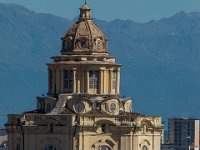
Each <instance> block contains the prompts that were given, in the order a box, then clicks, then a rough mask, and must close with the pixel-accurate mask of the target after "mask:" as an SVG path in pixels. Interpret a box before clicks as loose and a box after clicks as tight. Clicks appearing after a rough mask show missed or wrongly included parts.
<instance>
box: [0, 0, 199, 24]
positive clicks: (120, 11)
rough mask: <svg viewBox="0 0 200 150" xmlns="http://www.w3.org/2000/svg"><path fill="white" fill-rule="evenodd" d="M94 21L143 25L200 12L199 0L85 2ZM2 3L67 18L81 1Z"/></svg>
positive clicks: (16, 0)
mask: <svg viewBox="0 0 200 150" xmlns="http://www.w3.org/2000/svg"><path fill="white" fill-rule="evenodd" d="M87 1H88V5H90V6H91V7H92V9H93V11H92V15H93V17H95V18H98V19H104V20H114V19H117V18H120V19H130V20H133V21H137V22H146V21H149V20H152V19H160V18H162V17H169V16H172V15H174V14H175V13H177V12H179V11H181V10H184V11H186V12H195V11H200V0H87ZM0 2H3V3H17V4H21V5H24V6H25V7H27V8H29V9H31V10H34V11H36V12H45V13H51V14H55V15H57V16H62V17H65V18H68V19H72V18H73V17H75V16H77V15H78V14H79V10H78V8H79V7H80V6H81V5H82V4H83V3H84V0H0Z"/></svg>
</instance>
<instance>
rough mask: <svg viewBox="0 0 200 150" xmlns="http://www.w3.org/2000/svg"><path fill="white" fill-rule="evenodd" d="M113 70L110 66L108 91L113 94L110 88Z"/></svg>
mask: <svg viewBox="0 0 200 150" xmlns="http://www.w3.org/2000/svg"><path fill="white" fill-rule="evenodd" d="M113 70H114V68H111V69H110V70H109V80H110V81H109V93H110V94H113V88H112V84H113V83H112V81H113Z"/></svg>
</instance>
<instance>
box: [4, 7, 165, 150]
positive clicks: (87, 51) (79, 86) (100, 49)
mask: <svg viewBox="0 0 200 150" xmlns="http://www.w3.org/2000/svg"><path fill="white" fill-rule="evenodd" d="M90 10H91V9H90V7H89V6H87V5H83V6H82V7H81V8H80V16H79V19H78V21H77V22H76V23H75V24H74V25H73V26H72V27H71V28H70V29H69V30H68V31H67V33H66V35H65V36H64V37H63V38H62V50H61V55H60V56H56V57H52V59H53V61H52V62H50V63H49V64H48V75H49V81H48V82H49V83H48V93H47V96H45V97H37V109H36V110H34V111H30V112H25V113H22V114H19V115H8V122H7V124H6V129H7V132H8V147H9V150H160V142H161V137H162V131H163V125H162V123H161V118H160V117H154V116H144V115H142V114H139V113H136V112H133V110H132V99H131V98H121V97H120V67H121V65H120V64H117V63H116V62H115V57H113V56H110V55H109V54H108V39H107V37H106V36H105V35H104V34H103V32H102V31H101V30H100V29H99V28H98V27H97V25H95V24H94V23H93V21H92V17H91V14H90Z"/></svg>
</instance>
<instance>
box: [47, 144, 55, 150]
mask: <svg viewBox="0 0 200 150" xmlns="http://www.w3.org/2000/svg"><path fill="white" fill-rule="evenodd" d="M45 150H57V149H56V147H55V146H53V145H47V146H46V148H45Z"/></svg>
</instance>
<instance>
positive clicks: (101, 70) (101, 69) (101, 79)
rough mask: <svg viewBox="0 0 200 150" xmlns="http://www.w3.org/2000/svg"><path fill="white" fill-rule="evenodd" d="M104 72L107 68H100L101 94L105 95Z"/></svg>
mask: <svg viewBox="0 0 200 150" xmlns="http://www.w3.org/2000/svg"><path fill="white" fill-rule="evenodd" d="M104 70H105V67H101V68H100V78H99V86H100V87H99V90H100V91H99V94H104V84H105V81H104Z"/></svg>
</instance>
